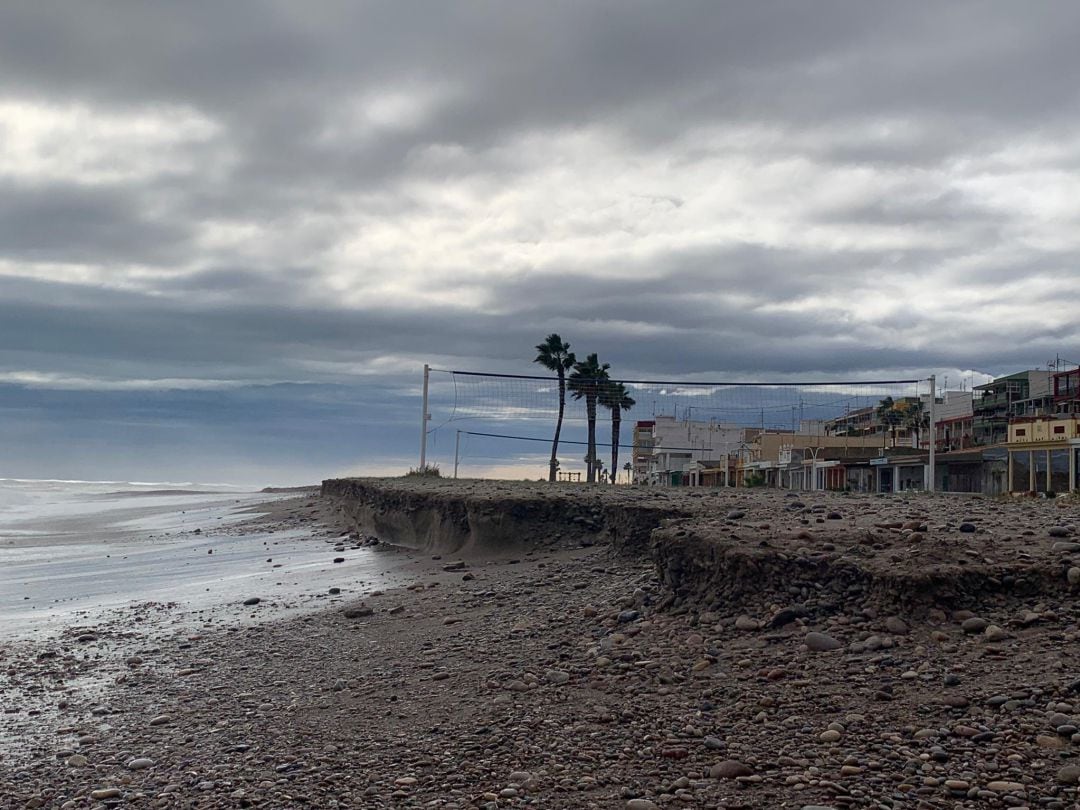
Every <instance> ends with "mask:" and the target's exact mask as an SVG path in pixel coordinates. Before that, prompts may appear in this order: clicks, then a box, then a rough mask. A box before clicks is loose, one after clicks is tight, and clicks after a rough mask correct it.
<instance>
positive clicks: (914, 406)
mask: <svg viewBox="0 0 1080 810" xmlns="http://www.w3.org/2000/svg"><path fill="white" fill-rule="evenodd" d="M928 416H929V414H927V413H926V406H924V405H923V401H922V400H921V399H917V400H915V401H914V402H909V403H908V406H907V408H906V409H905V410H904V427H905V428H907V429H908V430H910V431H912V433H913V434H914V435H913V438H914V440H915V441H914V443H913V444H912V447H915V448H918V447H919V446H920V445H921V444H922V429H923V428H924V427H925V426H926V423H927V421H928V420H927V417H928ZM933 440H934V437H933V436H931V437H930V441H933Z"/></svg>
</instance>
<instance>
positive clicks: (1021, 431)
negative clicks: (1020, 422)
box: [1016, 428, 1027, 436]
mask: <svg viewBox="0 0 1080 810" xmlns="http://www.w3.org/2000/svg"><path fill="white" fill-rule="evenodd" d="M1016 435H1017V436H1027V428H1017V429H1016Z"/></svg>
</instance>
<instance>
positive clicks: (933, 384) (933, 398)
mask: <svg viewBox="0 0 1080 810" xmlns="http://www.w3.org/2000/svg"><path fill="white" fill-rule="evenodd" d="M936 404H937V376H936V375H934V374H931V375H930V464H929V465H928V466H929V468H930V470H929V475H930V481H929V482H927V485H926V491H927V492H933V491H934V485H935V483H936V482H935V478H934V475H935V467H936V462H937V458H936V452H937V427H936V419H935V412H934V406H935V405H936Z"/></svg>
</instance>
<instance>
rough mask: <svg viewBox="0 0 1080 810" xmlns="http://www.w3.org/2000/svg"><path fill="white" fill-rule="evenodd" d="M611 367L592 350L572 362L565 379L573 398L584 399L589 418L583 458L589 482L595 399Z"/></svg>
mask: <svg viewBox="0 0 1080 810" xmlns="http://www.w3.org/2000/svg"><path fill="white" fill-rule="evenodd" d="M609 368H611V366H610V365H608V364H607V363H603V364H601V363H600V360H599V359H598V358H597V356H596V352H593V353H592V354H590V355H589V356H588V357H586V358H585V359H584V360H583V361H579V362H577V363H574V370H573V371H571V372H570V377H569V379H568V380H567V388H568V389H569V390H570V392H571V393H572V394H573V395H574V399H584V400H585V416H586V418H587V419H588V420H589V452H588V455H586V457H585V460H586V463H587V466H586V468H585V469H586V472H585V480H586V481H588V482H589V483H590V484H591V483H594V482H595V481H596V462H597V461H598V459H597V457H596V400H597V398H598V397H599V396H600V390H601V389H602V388H603V386H604V383H605V382H606V381H607V378H608V373H607V370H608V369H609Z"/></svg>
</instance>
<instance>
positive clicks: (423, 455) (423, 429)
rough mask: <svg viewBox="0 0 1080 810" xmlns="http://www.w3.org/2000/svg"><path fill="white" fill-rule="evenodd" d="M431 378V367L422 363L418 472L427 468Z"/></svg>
mask: <svg viewBox="0 0 1080 810" xmlns="http://www.w3.org/2000/svg"><path fill="white" fill-rule="evenodd" d="M430 376H431V367H430V366H429V365H428V364H427V363H424V402H423V408H422V409H421V412H420V470H421V472H422V471H423V469H424V467H425V466H427V423H428V420H429V419H430V418H431V414H429V413H428V378H429V377H430Z"/></svg>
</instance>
